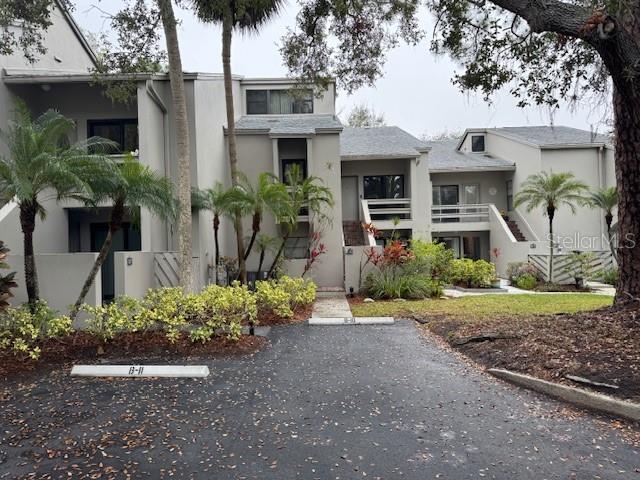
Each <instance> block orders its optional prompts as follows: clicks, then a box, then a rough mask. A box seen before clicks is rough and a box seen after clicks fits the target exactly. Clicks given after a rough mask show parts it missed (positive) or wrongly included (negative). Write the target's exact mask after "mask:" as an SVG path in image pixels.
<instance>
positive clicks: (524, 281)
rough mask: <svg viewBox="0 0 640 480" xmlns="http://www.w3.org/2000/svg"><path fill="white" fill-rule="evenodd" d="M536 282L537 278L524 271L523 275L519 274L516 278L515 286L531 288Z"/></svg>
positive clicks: (525, 288) (524, 288)
mask: <svg viewBox="0 0 640 480" xmlns="http://www.w3.org/2000/svg"><path fill="white" fill-rule="evenodd" d="M537 284H538V279H537V278H536V277H534V276H533V275H529V274H528V273H525V274H524V275H520V276H519V277H517V280H516V287H518V288H521V289H523V290H533V289H534V288H535V287H536V285H537Z"/></svg>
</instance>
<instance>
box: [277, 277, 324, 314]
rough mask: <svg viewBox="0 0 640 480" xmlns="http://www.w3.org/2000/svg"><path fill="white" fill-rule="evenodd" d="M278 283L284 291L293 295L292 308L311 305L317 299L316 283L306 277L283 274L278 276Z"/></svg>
mask: <svg viewBox="0 0 640 480" xmlns="http://www.w3.org/2000/svg"><path fill="white" fill-rule="evenodd" d="M277 284H278V286H279V287H281V288H282V289H283V290H284V291H286V292H288V293H289V295H291V302H292V303H291V308H292V309H294V310H295V309H296V308H297V307H304V306H307V305H311V304H312V303H313V302H314V300H315V299H316V290H317V288H316V284H315V283H313V282H312V281H311V280H305V279H304V278H292V277H288V276H286V275H282V276H281V277H279V278H278V280H277Z"/></svg>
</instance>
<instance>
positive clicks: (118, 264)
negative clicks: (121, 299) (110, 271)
mask: <svg viewBox="0 0 640 480" xmlns="http://www.w3.org/2000/svg"><path fill="white" fill-rule="evenodd" d="M154 255H155V254H154V252H114V254H113V256H114V267H115V268H114V272H115V273H114V278H115V281H114V283H115V294H116V296H118V295H129V296H131V297H135V298H142V297H143V296H144V295H145V294H146V293H147V291H148V290H149V289H150V288H155V286H156V285H155V277H154V274H153V265H154V261H153V258H154ZM129 258H130V259H131V265H128V264H127V263H128V259H129Z"/></svg>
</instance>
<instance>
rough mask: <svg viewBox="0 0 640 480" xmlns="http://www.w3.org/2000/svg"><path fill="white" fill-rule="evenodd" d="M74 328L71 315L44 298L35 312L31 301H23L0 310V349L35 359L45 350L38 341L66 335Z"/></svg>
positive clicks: (37, 305)
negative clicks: (58, 313) (31, 308)
mask: <svg viewBox="0 0 640 480" xmlns="http://www.w3.org/2000/svg"><path fill="white" fill-rule="evenodd" d="M72 332H73V328H72V322H71V319H70V318H69V317H67V316H58V315H57V313H56V312H55V311H54V310H52V309H51V308H49V307H48V306H47V303H46V302H45V301H44V300H39V301H38V303H37V304H36V307H35V311H34V313H31V311H30V310H29V307H28V305H23V306H21V307H19V308H9V309H7V310H6V311H5V312H3V313H1V314H0V350H10V351H12V352H13V353H14V354H15V355H24V356H27V357H29V358H32V359H34V360H36V359H38V358H39V357H40V354H41V350H40V347H39V346H38V342H40V341H42V340H47V339H50V338H60V337H64V336H66V335H69V334H71V333H72Z"/></svg>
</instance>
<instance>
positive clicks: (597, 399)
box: [487, 368, 640, 421]
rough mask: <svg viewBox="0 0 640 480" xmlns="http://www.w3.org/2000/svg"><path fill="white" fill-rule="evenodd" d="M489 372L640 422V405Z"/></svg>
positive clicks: (508, 373) (504, 372)
mask: <svg viewBox="0 0 640 480" xmlns="http://www.w3.org/2000/svg"><path fill="white" fill-rule="evenodd" d="M487 371H488V372H489V373H490V374H492V375H493V376H495V377H498V378H500V379H502V380H506V381H508V382H511V383H515V384H516V385H519V386H521V387H524V388H528V389H530V390H534V391H536V392H539V393H544V394H546V395H550V396H552V397H555V398H559V399H561V400H564V401H566V402H569V403H573V404H574V405H578V406H580V407H584V408H589V409H592V410H597V411H599V412H605V413H610V414H613V415H617V416H619V417H624V418H628V419H630V420H635V421H640V404H637V403H633V402H627V401H624V400H617V399H615V398H612V397H609V396H607V395H602V394H600V393H594V392H590V391H588V390H583V389H582V388H577V387H569V386H567V385H560V384H558V383H553V382H548V381H547V380H541V379H539V378H536V377H532V376H530V375H524V374H522V373H516V372H511V371H509V370H503V369H501V368H489V369H487Z"/></svg>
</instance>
